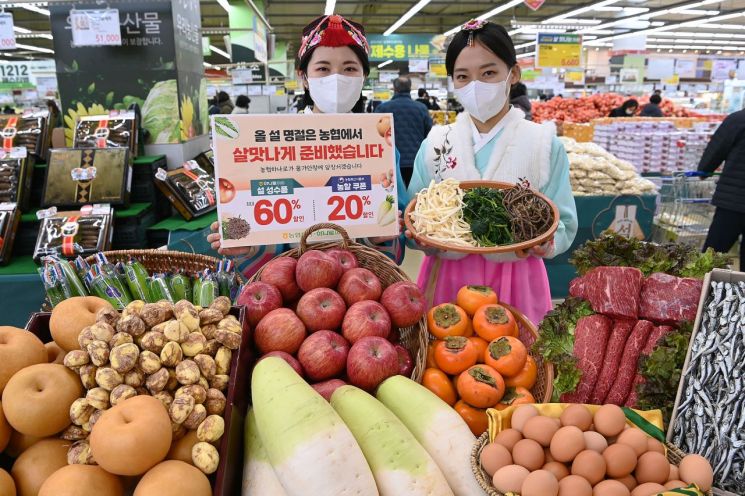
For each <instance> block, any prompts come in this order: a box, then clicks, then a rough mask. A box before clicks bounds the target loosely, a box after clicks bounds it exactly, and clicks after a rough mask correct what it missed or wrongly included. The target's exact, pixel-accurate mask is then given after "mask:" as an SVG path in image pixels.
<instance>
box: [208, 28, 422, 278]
mask: <svg viewBox="0 0 745 496" xmlns="http://www.w3.org/2000/svg"><path fill="white" fill-rule="evenodd" d="M368 53H369V45H368V43H367V38H366V37H365V30H364V28H363V27H362V26H361V25H360V24H357V23H355V22H351V21H349V20H347V19H345V18H343V17H342V16H339V15H331V16H322V17H319V18H317V19H316V20H314V21H313V22H311V23H310V24H308V25H307V26H306V27H305V28H304V29H303V37H302V40H301V43H300V50H299V51H298V55H297V61H296V63H295V67H297V74H298V79H299V80H300V81H302V83H303V86H304V87H305V94H304V101H305V104H306V107H305V110H304V111H303V113H305V114H309V113H315V114H332V113H340V114H345V113H361V112H362V86H363V85H364V83H365V78H366V77H367V76H368V74H370V60H369V58H368ZM396 159H397V160H396V170H395V173H396V184H397V188H398V207H399V209H401V210H403V209H404V208H405V207H406V204H407V203H408V201H407V200H408V199H407V196H406V187H405V186H404V184H403V181H402V180H401V172H400V170H399V167H398V153H396ZM249 217H251V215H250V214H249ZM209 229H210V230H211V231H212V233H211V234H209V235H208V236H207V241H208V242H210V243H212V248H213V249H215V250H217V251H218V252H219V253H220V254H222V255H228V256H235V257H237V260H236V267H238V269H239V270H241V272H242V273H243V274H244V276H246V277H250V276H251V275H253V274H254V273H255V272H256V271H257V270H258V269H259V268H260V267H261V266H262V265H264V264H265V263H266V262H268V261H269V260H271V259H272V258H274V256H276V255H278V254H280V253H282V252H284V251H286V250H287V249H288V246H287V245H268V246H252V247H245V248H229V249H228V248H221V247H220V235H219V234H218V233H217V230H218V223H217V222H214V223H213V224H212V225H211V226H210V228H209ZM357 242H359V243H364V244H365V245H367V246H369V247H371V248H376V249H378V250H380V251H381V252H382V253H384V254H386V255H387V256H389V257H390V258H392V259H393V260H395V261H396V263H399V264H400V263H401V261H402V260H403V254H404V243H403V242H402V237H399V236H396V237H393V238H366V239H358V240H357Z"/></svg>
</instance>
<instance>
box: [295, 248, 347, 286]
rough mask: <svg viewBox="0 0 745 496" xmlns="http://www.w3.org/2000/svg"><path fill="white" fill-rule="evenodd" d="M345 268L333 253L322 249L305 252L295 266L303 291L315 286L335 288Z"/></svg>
mask: <svg viewBox="0 0 745 496" xmlns="http://www.w3.org/2000/svg"><path fill="white" fill-rule="evenodd" d="M342 272H344V270H343V269H342V267H341V264H340V263H339V260H338V259H337V258H336V257H334V256H333V255H329V254H328V253H326V252H323V251H320V250H308V251H306V252H305V253H303V254H302V255H301V256H300V258H299V259H298V261H297V267H295V280H297V285H298V286H300V289H302V290H303V291H310V290H311V289H315V288H335V287H336V285H337V284H338V282H339V279H340V278H341V274H342Z"/></svg>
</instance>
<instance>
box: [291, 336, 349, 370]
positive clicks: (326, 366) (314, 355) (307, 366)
mask: <svg viewBox="0 0 745 496" xmlns="http://www.w3.org/2000/svg"><path fill="white" fill-rule="evenodd" d="M347 354H349V343H348V342H347V340H346V339H344V338H343V337H341V336H340V335H339V334H337V333H335V332H332V331H318V332H314V333H313V334H311V335H310V336H308V337H307V338H305V341H303V344H301V345H300V350H299V351H298V352H297V358H298V360H300V364H301V365H302V366H303V370H305V375H306V376H308V379H310V380H311V381H323V380H325V379H330V378H331V377H334V376H336V375H339V374H340V373H342V372H343V371H344V366H345V365H346V364H347Z"/></svg>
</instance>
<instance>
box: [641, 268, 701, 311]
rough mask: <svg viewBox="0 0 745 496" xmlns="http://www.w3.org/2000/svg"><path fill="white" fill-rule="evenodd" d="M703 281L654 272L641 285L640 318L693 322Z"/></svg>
mask: <svg viewBox="0 0 745 496" xmlns="http://www.w3.org/2000/svg"><path fill="white" fill-rule="evenodd" d="M702 285H703V281H700V280H698V279H691V278H688V277H686V278H682V277H675V276H671V275H668V274H662V273H659V272H656V273H654V274H652V275H651V276H649V277H648V278H647V280H646V281H644V284H643V285H642V291H641V301H640V303H639V318H641V319H647V320H651V321H652V322H660V323H674V322H682V321H684V320H690V321H693V320H695V319H696V311H697V310H698V300H699V297H700V296H701V286H702Z"/></svg>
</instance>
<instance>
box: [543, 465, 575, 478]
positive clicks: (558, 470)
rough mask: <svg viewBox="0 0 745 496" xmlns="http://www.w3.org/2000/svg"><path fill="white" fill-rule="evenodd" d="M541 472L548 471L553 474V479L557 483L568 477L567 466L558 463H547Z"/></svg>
mask: <svg viewBox="0 0 745 496" xmlns="http://www.w3.org/2000/svg"><path fill="white" fill-rule="evenodd" d="M543 470H548V471H549V472H551V473H552V474H554V477H556V480H558V481H560V480H561V479H563V478H564V477H566V476H567V475H569V469H568V468H567V466H566V465H564V464H563V463H559V462H548V463H546V464H545V465H544V466H543Z"/></svg>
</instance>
